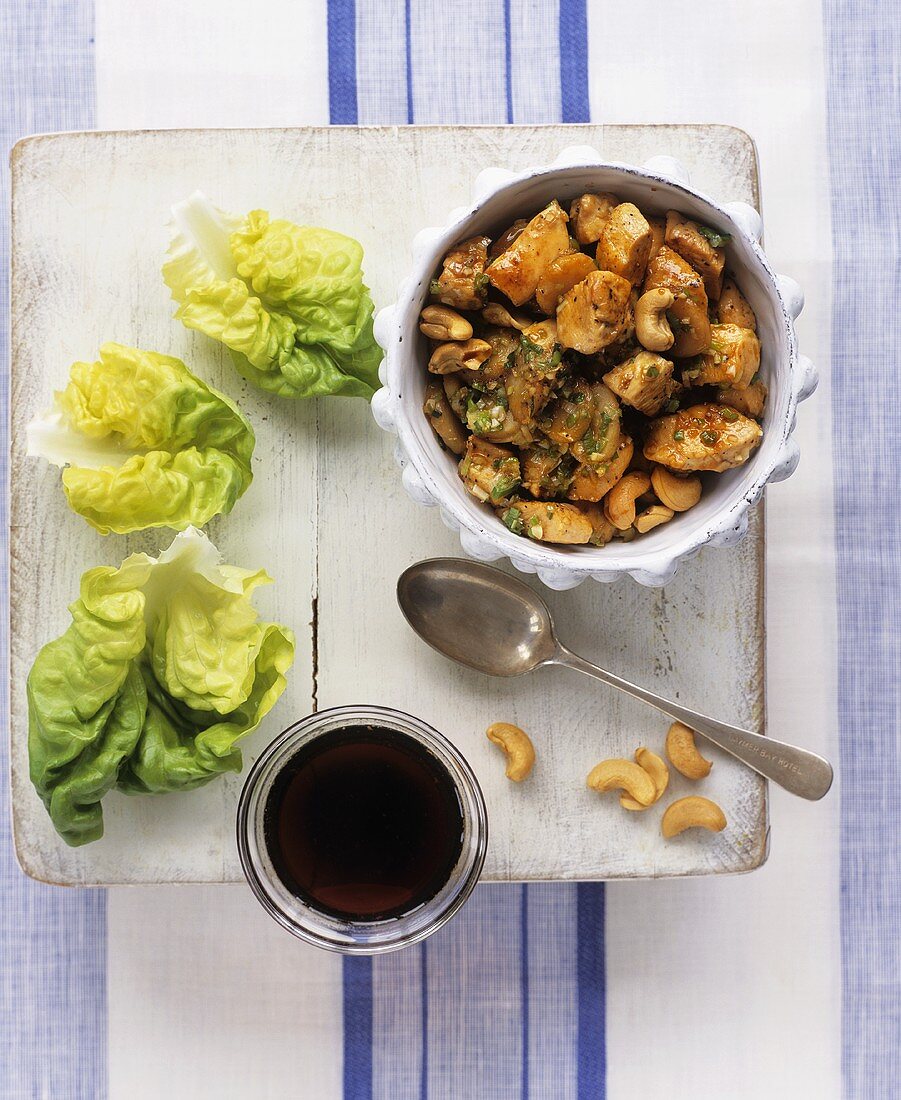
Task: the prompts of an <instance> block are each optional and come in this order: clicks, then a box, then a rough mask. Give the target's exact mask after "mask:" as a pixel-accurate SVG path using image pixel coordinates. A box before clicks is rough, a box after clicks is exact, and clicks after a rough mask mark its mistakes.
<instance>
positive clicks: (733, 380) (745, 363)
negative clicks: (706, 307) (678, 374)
mask: <svg viewBox="0 0 901 1100" xmlns="http://www.w3.org/2000/svg"><path fill="white" fill-rule="evenodd" d="M759 367H760V341H759V340H758V339H757V336H756V334H755V333H753V332H752V331H751V330H750V329H749V328H739V327H738V325H712V326H711V328H710V348H709V349H708V350H707V351H705V352H702V353H701V354H700V355H699V356H697V358H696V359H694V360H693V361H692V363H691V366H690V367H689V368H688V369H687V370H686V371H685V373H684V375H683V379H682V380H683V381H684V382H685V383H686V385H693V386H733V387H734V388H735V389H737V390H743V389H744V388H745V387H746V386H749V385H750V384H751V379H752V378H753V377H754V375H755V374H756V373H757V371H758V368H759Z"/></svg>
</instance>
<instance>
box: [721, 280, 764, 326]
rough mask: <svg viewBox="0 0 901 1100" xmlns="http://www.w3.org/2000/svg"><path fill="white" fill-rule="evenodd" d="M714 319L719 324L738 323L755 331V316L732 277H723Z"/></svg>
mask: <svg viewBox="0 0 901 1100" xmlns="http://www.w3.org/2000/svg"><path fill="white" fill-rule="evenodd" d="M716 319H717V320H718V321H719V323H720V324H721V325H738V326H739V328H749V329H751V331H752V332H756V331H757V318H756V317H755V316H754V310H753V309H751V307H750V305H748V302H747V299H746V298H745V296H744V294H742V292H741V291H740V290H739V289H738V287H737V286H736V285H735V280H734V279H724V280H723V289H722V293H721V294H720V300H719V301H718V302H717V304H716Z"/></svg>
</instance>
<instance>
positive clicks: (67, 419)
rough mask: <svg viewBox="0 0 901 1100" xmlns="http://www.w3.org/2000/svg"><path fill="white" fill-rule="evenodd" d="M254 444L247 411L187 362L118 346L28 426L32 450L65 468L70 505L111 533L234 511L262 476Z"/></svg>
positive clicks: (79, 367) (81, 371)
mask: <svg viewBox="0 0 901 1100" xmlns="http://www.w3.org/2000/svg"><path fill="white" fill-rule="evenodd" d="M253 447H254V434H253V429H252V428H251V426H250V423H249V422H248V420H247V418H246V417H245V416H244V414H243V413H242V412H241V411H240V409H238V407H237V405H235V403H234V402H233V401H231V400H229V398H227V397H226V396H225V395H224V394H221V393H218V392H217V391H216V390H214V389H212V387H210V386H208V385H207V384H206V383H205V382H203V381H201V379H199V378H198V377H196V375H194V374H192V373H191V371H189V370H188V368H187V367H186V366H185V364H184V363H183V362H182V361H181V360H180V359H175V358H173V357H172V356H169V355H160V354H159V353H157V352H154V351H140V350H138V349H137V348H130V347H125V346H124V345H122V344H113V343H108V344H104V345H103V346H102V347H101V348H100V358H99V360H98V361H97V362H94V363H74V364H73V365H72V368H71V372H70V378H69V384H68V385H67V386H66V388H65V389H64V390H62V391H60V392H58V393H57V394H56V395H55V398H54V404H53V407H52V408H51V409H49V410H48V411H47V412H45V413H44V414H43V415H41V416H39V417H38V418H37V419H36V420H33V421H32V423H31V424H30V425H29V426H28V454H30V455H35V456H39V457H43V458H45V459H46V460H47V461H48V462H50V463H52V464H53V465H55V466H61V467H63V475H62V480H63V489H64V491H65V494H66V499H67V500H68V502H69V506H70V507H71V508H72V510H73V511H74V512H77V513H78V514H79V515H81V516H83V517H84V518H85V519H86V520H87V521H88V523H90V524H91V526H92V527H95V528H96V529H97V530H98V531H100V533H101V534H104V535H107V534H109V533H110V532H116V533H117V534H127V533H128V532H130V531H140V530H143V529H144V528H147V527H172V528H174V529H175V530H177V531H180V530H183V529H184V528H186V527H188V526H190V525H196V526H201V525H203V524H204V523H206V522H207V521H208V520H210V519H212V517H213V516H215V515H219V514H220V513H226V512H230V511H231V510H232V508H233V507H234V505H235V502H236V501H237V499H238V498H239V497H240V496H241V495H242V494H243V493H244V492H245V490H246V489H247V487H248V486H249V485H250V482H251V480H252V479H253V474H252V472H251V467H250V460H251V456H252V454H253Z"/></svg>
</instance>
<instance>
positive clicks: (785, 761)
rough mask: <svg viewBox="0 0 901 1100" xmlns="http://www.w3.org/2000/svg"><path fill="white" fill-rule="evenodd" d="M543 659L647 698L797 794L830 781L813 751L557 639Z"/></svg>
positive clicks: (823, 788)
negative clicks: (746, 726) (695, 705)
mask: <svg viewBox="0 0 901 1100" xmlns="http://www.w3.org/2000/svg"><path fill="white" fill-rule="evenodd" d="M548 663H549V664H556V665H566V666H568V667H569V668H574V669H576V671H578V672H584V673H585V674H586V676H593V677H594V678H595V679H596V680H601V681H602V682H603V683H605V684H609V685H610V686H611V687H615V688H619V690H620V691H624V692H625V693H626V694H627V695H631V696H632V698H633V699H640V700H641V701H642V702H643V703H649V704H650V705H651V706H652V707H656V708H657V709H658V710H660V711H662V712H663V713H664V714H666V715H668V716H669V717H670V718H674V719H675V720H676V721H677V722H684V723H685V725H686V726H689V727H690V728H691V729H693V730H696V731H697V732H698V733H700V734H703V736H704V737H706V738H707V740H708V741H712V742H713V744H714V745H718V746H719V747H720V748H721V749H723V750H724V751H725V752H728V753H730V754H731V755H732V756H734V757H735V758H736V759H738V760H741V762H742V763H743V764H747V765H748V767H749V768H752V769H753V770H754V771H755V772H759V773H760V775H764V776H766V778H767V779H771V780H772V781H773V782H774V783H778V784H779V786H780V787H784V788H785V790H787V791H790V792H791V793H792V794H796V795H799V796H800V797H801V798H809V799H810V800H811V801H816V800H817V799H819V798H822V797H823V795H824V794H825V793H826V792H827V791H828V790H829V788H830V787H831V786H832V765H831V764H830V763H829V761H828V760H824V759H823V757H822V756H817V755H816V753H812V752H808V751H807V750H806V749H799V748H797V747H796V746H795V745H786V744H783V743H782V742H781V741H774V740H773V739H772V738H771V737H761V735H760V734H759V733H752V732H751V731H750V730H743V729H739V728H738V727H737V726H730V725H727V724H726V723H725V722H718V721H717V720H716V719H715V718H708V717H707V716H706V715H704V714H698V713H697V712H695V711H693V710H689V709H688V708H687V707H682V706H680V705H679V704H678V703H671V702H670V701H669V700H668V699H663V698H661V697H660V696H659V695H655V694H654V692H653V691H648V690H647V689H646V688H642V687H639V686H638V685H637V684H631V683H629V681H628V680H623V679H622V678H621V677H619V676H614V674H613V673H612V672H607V671H605V670H604V669H602V668H598V666H597V665H593V664H591V662H590V661H586V660H585V659H584V658H583V657H579V656H578V654H576V653H571V652H570V651H569V650H568V649H566V648H565V647H564V646H562V645H558V648H557V652H556V653H555V655H554V656H553V657H552V658H551V660H550V661H549V662H548Z"/></svg>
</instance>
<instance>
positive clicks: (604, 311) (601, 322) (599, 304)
mask: <svg viewBox="0 0 901 1100" xmlns="http://www.w3.org/2000/svg"><path fill="white" fill-rule="evenodd" d="M631 294H632V285H631V283H630V282H629V280H628V279H623V278H621V277H620V276H619V275H615V274H614V273H613V272H612V271H593V272H592V273H591V274H590V275H589V276H588V277H587V278H585V279H583V280H582V282H581V283H576V285H575V286H574V287H573V288H572V290H570V291H569V292H568V293H566V294H564V295H563V297H562V298H561V299H560V305H558V306H557V332H558V338H559V340H560V343H561V344H562V345H563V347H565V348H573V349H575V351H580V352H581V353H582V354H583V355H594V354H595V353H596V352H599V351H600V350H601V348H604V347H606V346H607V345H608V344H612V343H613V342H614V340H616V339H617V338H618V337H620V336H621V335H622V334H623V332H624V330H625V327H626V324H627V322H628V318H629V299H630V296H631Z"/></svg>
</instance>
